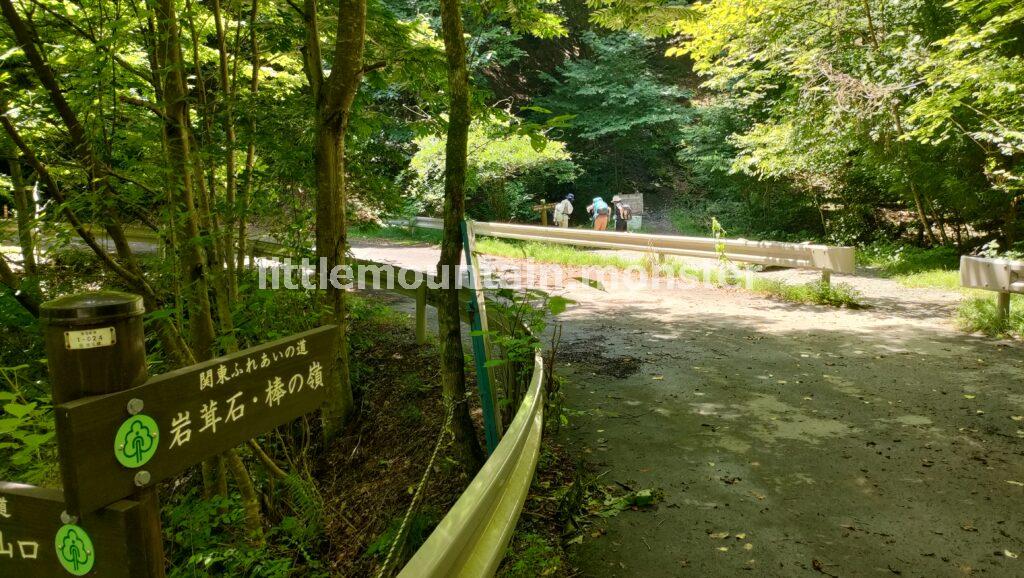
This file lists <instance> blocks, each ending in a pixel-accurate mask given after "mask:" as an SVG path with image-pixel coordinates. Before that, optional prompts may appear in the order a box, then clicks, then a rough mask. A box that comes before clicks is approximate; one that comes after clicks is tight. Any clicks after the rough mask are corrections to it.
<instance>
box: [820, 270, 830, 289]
mask: <svg viewBox="0 0 1024 578" xmlns="http://www.w3.org/2000/svg"><path fill="white" fill-rule="evenodd" d="M821 284H822V285H824V286H826V287H828V286H830V285H831V284H832V272H831V271H822V272H821Z"/></svg>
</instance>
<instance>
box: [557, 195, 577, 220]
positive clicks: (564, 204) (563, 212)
mask: <svg viewBox="0 0 1024 578" xmlns="http://www.w3.org/2000/svg"><path fill="white" fill-rule="evenodd" d="M575 198H576V197H575V196H573V194H572V193H569V194H568V195H566V196H565V198H564V199H562V201H561V202H560V203H558V204H557V205H555V219H554V221H555V226H556V227H568V226H569V215H571V214H572V202H573V200H574V199H575Z"/></svg>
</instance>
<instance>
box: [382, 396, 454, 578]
mask: <svg viewBox="0 0 1024 578" xmlns="http://www.w3.org/2000/svg"><path fill="white" fill-rule="evenodd" d="M454 415H455V404H454V403H453V404H450V405H449V406H448V415H447V416H445V419H444V425H442V426H441V433H440V434H439V435H438V436H437V443H436V444H434V452H433V453H432V454H431V455H430V461H428V462H427V467H426V469H425V470H423V476H421V477H420V482H419V484H417V486H416V492H415V493H413V496H412V502H410V503H409V508H408V509H407V510H406V511H405V516H403V518H402V525H401V526H399V528H398V533H397V534H395V539H394V540H393V541H392V542H391V547H390V548H389V549H388V555H387V558H385V559H384V565H383V566H381V568H380V571H378V572H377V578H385V577H386V576H390V574H389V573H388V569H389V568H390V566H391V561H392V559H393V557H394V555H395V552H396V551H398V545H399V544H404V543H405V532H406V530H407V529H408V526H409V520H410V519H411V518H412V512H413V510H414V509H416V505H417V504H418V503H419V501H420V497H421V496H422V494H423V488H425V487H426V485H427V479H428V478H429V477H430V471H431V470H433V469H434V461H435V460H436V459H437V455H438V454H439V453H440V452H441V447H442V446H443V445H444V441H445V439H446V438H447V437H448V432H449V430H450V427H451V423H452V416H454Z"/></svg>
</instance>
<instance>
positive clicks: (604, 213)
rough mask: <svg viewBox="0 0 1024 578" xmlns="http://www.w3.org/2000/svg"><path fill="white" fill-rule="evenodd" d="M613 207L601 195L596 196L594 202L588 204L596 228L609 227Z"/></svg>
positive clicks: (596, 229) (603, 228) (599, 229)
mask: <svg viewBox="0 0 1024 578" xmlns="http://www.w3.org/2000/svg"><path fill="white" fill-rule="evenodd" d="M611 212H612V209H611V207H609V206H608V203H606V202H604V199H602V198H601V197H594V202H592V203H590V204H589V205H587V213H589V214H590V215H591V216H593V218H594V230H595V231H604V230H605V229H607V228H608V217H609V216H610V215H611Z"/></svg>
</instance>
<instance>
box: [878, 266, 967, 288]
mask: <svg viewBox="0 0 1024 578" xmlns="http://www.w3.org/2000/svg"><path fill="white" fill-rule="evenodd" d="M892 278H893V279H895V280H896V282H898V283H899V284H900V285H903V286H904V287H915V288H931V289H949V290H950V291H956V290H958V289H962V287H960V271H959V269H952V270H950V269H929V270H926V271H918V272H916V273H907V274H905V275H894V276H893V277H892Z"/></svg>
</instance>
